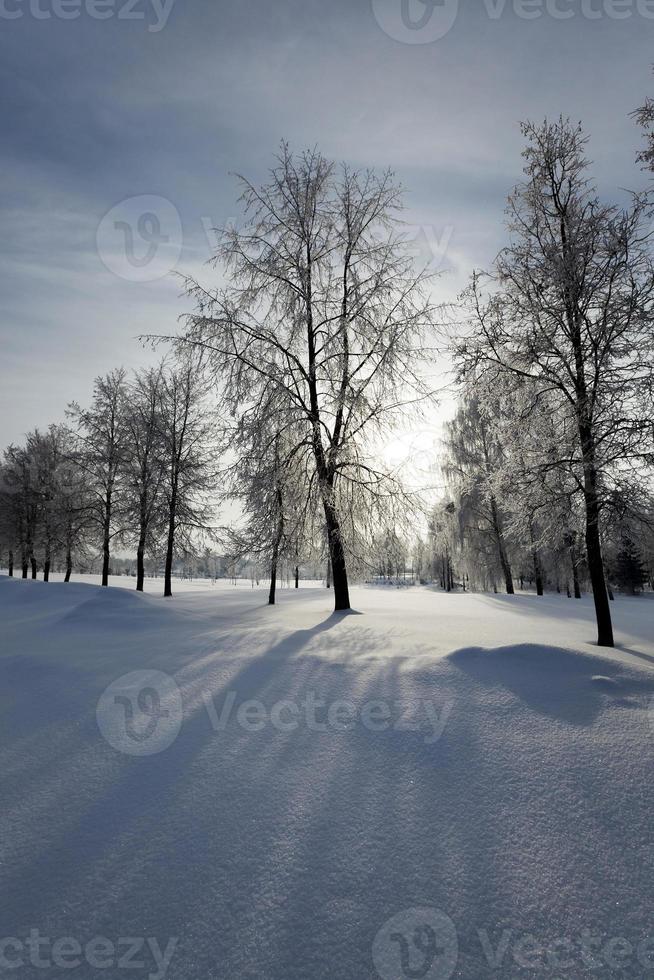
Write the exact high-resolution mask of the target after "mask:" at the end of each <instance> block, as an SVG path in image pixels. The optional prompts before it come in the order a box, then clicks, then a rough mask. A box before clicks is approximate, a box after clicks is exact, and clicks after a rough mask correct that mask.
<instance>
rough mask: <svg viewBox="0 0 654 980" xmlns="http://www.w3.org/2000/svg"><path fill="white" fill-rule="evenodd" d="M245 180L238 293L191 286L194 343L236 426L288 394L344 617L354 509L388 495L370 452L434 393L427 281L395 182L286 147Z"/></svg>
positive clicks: (284, 422) (226, 244)
mask: <svg viewBox="0 0 654 980" xmlns="http://www.w3.org/2000/svg"><path fill="white" fill-rule="evenodd" d="M241 182H242V186H243V194H242V198H241V200H242V203H243V205H244V211H245V222H244V225H243V227H242V228H241V229H236V228H230V229H228V230H226V231H225V232H223V236H222V242H221V245H220V247H219V249H218V251H217V254H216V256H215V261H216V263H218V264H220V265H221V266H224V267H225V271H226V272H227V273H228V275H229V276H230V281H231V285H230V286H229V287H228V288H226V289H223V290H215V291H214V290H211V289H208V288H205V287H204V286H203V285H201V284H200V283H198V282H196V281H194V280H189V281H188V282H187V288H188V292H189V294H190V296H191V297H192V298H193V300H194V301H195V303H196V312H195V313H194V314H192V315H190V316H189V317H188V321H187V331H186V335H185V338H184V340H185V341H186V342H187V343H191V344H193V345H198V346H200V347H202V348H203V349H204V350H205V351H207V352H208V353H209V354H210V356H211V357H212V358H213V360H214V363H215V365H216V367H217V369H218V370H219V371H220V372H221V376H222V382H223V385H224V391H225V397H226V400H227V402H228V403H229V404H230V407H231V410H232V411H233V412H234V413H235V414H236V415H238V414H239V413H240V412H241V411H243V410H244V409H245V410H251V407H252V405H256V404H257V403H258V401H259V400H260V399H261V400H262V401H264V400H266V399H265V398H264V395H265V393H267V392H269V391H270V389H271V387H272V388H274V389H277V391H278V392H279V395H280V399H279V400H280V403H282V404H283V405H284V406H286V407H285V409H284V417H283V418H280V420H279V423H280V428H288V430H289V431H294V432H298V433H299V436H298V438H299V439H301V440H302V441H303V442H306V443H307V444H308V445H309V447H310V451H311V459H312V465H313V469H314V475H315V480H316V486H317V488H318V493H319V497H320V503H321V507H322V509H323V512H324V517H325V525H326V528H327V538H328V543H329V554H330V558H331V567H332V575H333V585H334V600H335V608H336V609H337V610H343V609H349V608H350V597H349V589H348V576H347V567H346V552H347V534H346V531H345V524H346V523H347V521H348V520H349V507H347V506H346V505H345V503H344V501H345V500H350V499H351V497H352V494H353V493H354V494H355V495H356V496H357V497H360V498H364V497H366V496H367V497H371V496H372V497H373V498H375V497H377V498H379V497H380V496H381V495H382V494H384V493H387V492H388V484H387V474H386V473H385V472H383V471H382V470H381V469H380V467H379V464H378V463H377V462H375V457H374V455H373V452H372V441H373V438H374V436H375V435H377V434H378V433H379V431H380V429H383V428H384V427H387V426H388V427H390V426H392V425H393V424H394V423H395V422H396V420H397V416H398V413H400V412H402V411H403V410H404V409H405V408H406V407H407V406H408V405H409V404H412V403H414V402H415V400H416V397H417V394H419V393H422V391H423V383H422V380H421V378H420V377H419V362H420V360H421V359H422V357H423V349H424V345H423V342H422V341H423V338H422V333H423V328H424V326H425V324H426V323H427V322H428V320H429V318H430V308H429V304H428V301H427V300H426V299H425V296H424V294H423V290H422V284H423V280H424V277H423V274H422V273H421V272H419V271H416V270H415V269H414V266H413V261H412V257H411V254H410V251H409V249H408V247H407V243H406V241H405V238H404V237H403V235H402V231H401V228H400V224H399V211H400V207H401V192H400V189H399V188H398V186H397V185H396V184H395V182H394V180H393V177H392V175H391V174H390V173H385V174H382V175H376V174H374V173H372V172H370V171H366V172H353V171H351V170H349V169H348V168H347V167H345V166H343V167H341V168H340V169H337V168H336V167H335V166H334V165H333V164H332V163H330V162H329V161H327V160H326V159H325V158H324V157H323V156H322V155H321V154H320V153H318V152H317V151H315V150H313V151H307V152H304V153H302V154H300V155H298V156H295V155H293V153H291V151H290V150H289V149H288V147H287V146H286V145H283V146H282V149H281V153H280V155H279V157H278V160H277V164H276V166H275V167H274V169H273V170H272V172H271V176H270V180H269V181H268V183H266V184H265V185H264V186H262V187H255V186H254V185H253V184H251V183H250V182H249V181H247V180H245V179H243V178H241Z"/></svg>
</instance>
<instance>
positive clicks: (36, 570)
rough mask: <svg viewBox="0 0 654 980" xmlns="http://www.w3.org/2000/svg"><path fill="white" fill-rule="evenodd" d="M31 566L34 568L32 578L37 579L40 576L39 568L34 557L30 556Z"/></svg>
mask: <svg viewBox="0 0 654 980" xmlns="http://www.w3.org/2000/svg"><path fill="white" fill-rule="evenodd" d="M30 565H31V566H32V578H33V579H35V578H36V577H37V575H38V571H39V566H38V565H37V564H36V558H35V557H34V555H30Z"/></svg>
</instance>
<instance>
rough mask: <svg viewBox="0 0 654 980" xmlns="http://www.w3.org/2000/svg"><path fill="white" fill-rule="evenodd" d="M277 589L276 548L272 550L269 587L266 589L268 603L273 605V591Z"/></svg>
mask: <svg viewBox="0 0 654 980" xmlns="http://www.w3.org/2000/svg"><path fill="white" fill-rule="evenodd" d="M276 589H277V549H276V548H275V549H274V550H273V556H272V561H271V562H270V589H269V590H268V605H269V606H274V605H275V591H276Z"/></svg>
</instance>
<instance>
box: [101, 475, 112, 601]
mask: <svg viewBox="0 0 654 980" xmlns="http://www.w3.org/2000/svg"><path fill="white" fill-rule="evenodd" d="M110 541H111V495H110V494H107V498H106V500H105V505H104V521H103V523H102V584H103V585H109V561H110V553H109V552H110Z"/></svg>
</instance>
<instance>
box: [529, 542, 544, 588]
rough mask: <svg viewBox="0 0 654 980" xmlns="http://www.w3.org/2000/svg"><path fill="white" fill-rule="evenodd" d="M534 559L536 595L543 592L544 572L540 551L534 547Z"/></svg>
mask: <svg viewBox="0 0 654 980" xmlns="http://www.w3.org/2000/svg"><path fill="white" fill-rule="evenodd" d="M531 556H532V560H533V562H534V577H535V579H536V595H542V594H543V572H542V569H541V565H540V559H539V557H538V552H537V551H536V550H535V549H534V551H532V553H531Z"/></svg>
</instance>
